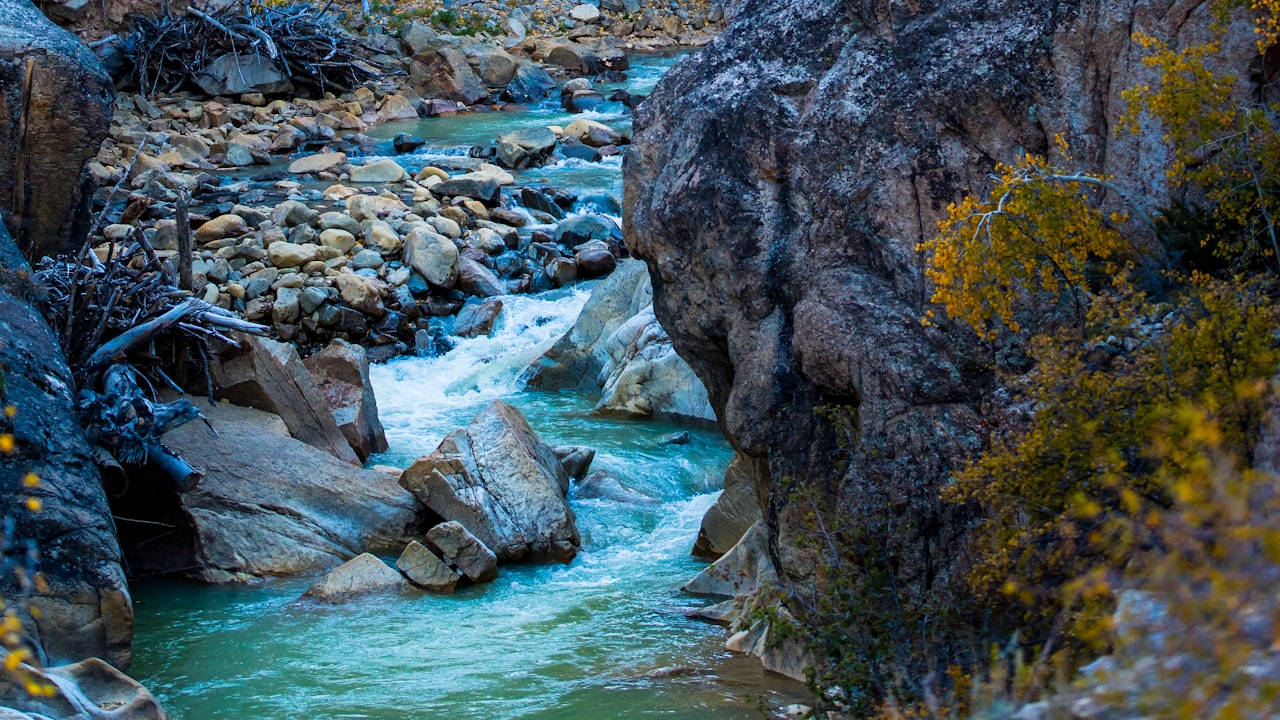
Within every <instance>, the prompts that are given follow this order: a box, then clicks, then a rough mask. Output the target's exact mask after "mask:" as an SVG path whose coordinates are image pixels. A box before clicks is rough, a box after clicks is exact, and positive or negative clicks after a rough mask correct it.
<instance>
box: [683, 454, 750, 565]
mask: <svg viewBox="0 0 1280 720" xmlns="http://www.w3.org/2000/svg"><path fill="white" fill-rule="evenodd" d="M762 519H763V518H761V516H760V500H759V498H757V497H756V487H755V478H754V477H753V476H752V475H751V463H750V461H748V460H747V459H746V458H745V457H743V456H741V455H734V456H733V461H732V462H730V463H729V468H728V469H727V470H725V471H724V491H723V492H721V493H720V497H719V498H717V499H716V502H715V504H714V505H712V506H711V507H710V508H709V509H708V510H707V512H706V514H705V515H703V516H702V527H701V528H700V529H699V530H698V539H697V541H696V542H695V543H694V545H693V554H694V555H697V556H699V557H709V558H712V559H715V558H718V557H720V556H721V555H724V554H725V553H727V552H729V549H730V548H732V547H733V546H734V545H736V544H738V541H739V540H741V539H742V536H743V535H744V534H746V532H747V530H748V529H750V528H751V526H752V525H754V524H756V523H757V522H759V521H760V520H762Z"/></svg>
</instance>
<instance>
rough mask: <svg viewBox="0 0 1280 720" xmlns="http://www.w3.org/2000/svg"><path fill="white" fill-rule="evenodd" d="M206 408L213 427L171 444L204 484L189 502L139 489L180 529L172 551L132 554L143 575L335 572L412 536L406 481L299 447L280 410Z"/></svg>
mask: <svg viewBox="0 0 1280 720" xmlns="http://www.w3.org/2000/svg"><path fill="white" fill-rule="evenodd" d="M304 372H305V370H304ZM201 410H202V411H203V412H204V414H205V416H206V417H207V419H208V423H209V426H206V425H205V423H202V422H192V423H188V424H186V425H184V426H182V427H180V428H176V429H174V430H170V431H169V432H168V433H166V434H165V435H164V438H163V439H164V442H165V444H166V445H168V446H169V447H170V448H172V449H173V450H174V451H175V452H177V453H178V454H179V455H181V456H182V457H183V458H184V459H185V460H186V461H187V462H189V463H190V464H191V465H192V467H194V468H195V469H196V470H197V471H199V472H201V473H202V474H203V475H204V477H203V479H202V480H201V481H200V484H199V485H198V486H197V487H196V488H195V489H194V490H191V491H187V492H184V493H181V494H180V495H178V494H175V493H173V490H172V488H171V487H164V486H157V485H155V484H147V483H138V487H136V488H132V487H131V488H130V491H129V492H130V493H135V494H136V495H137V503H139V504H140V503H146V506H147V507H152V508H155V512H163V513H164V514H163V515H157V516H153V517H152V519H154V520H157V521H161V522H165V523H166V524H168V525H174V526H177V528H178V530H177V532H176V533H175V537H176V539H175V538H174V537H171V538H169V539H168V540H167V541H166V543H164V547H154V546H155V545H157V544H156V543H152V544H151V545H152V547H151V548H150V549H147V548H146V546H140V548H139V550H138V551H136V552H135V553H134V554H131V555H130V563H131V564H132V565H133V567H134V569H135V571H137V572H157V573H158V572H171V573H181V574H186V575H189V576H192V577H195V578H196V579H199V580H203V581H205V582H226V581H244V580H251V579H253V578H257V577H269V576H285V575H295V574H298V573H305V572H314V571H316V570H323V569H327V568H332V567H334V566H335V565H338V564H340V563H342V562H343V561H345V560H349V559H350V558H352V557H354V556H356V555H358V554H360V553H363V552H396V551H399V549H401V548H403V547H404V546H405V545H406V544H407V543H408V542H409V541H410V540H411V539H412V537H411V534H412V532H413V530H414V528H415V527H416V524H417V522H418V513H419V511H420V509H421V507H420V506H419V504H418V503H417V501H416V500H415V499H414V498H413V496H412V495H410V494H409V493H407V492H405V491H404V489H403V488H401V487H400V486H399V484H397V478H396V476H394V475H392V474H390V473H386V472H382V471H379V470H364V469H361V468H359V467H355V466H352V465H350V464H348V463H345V462H342V461H341V460H337V459H336V458H334V457H332V456H331V455H329V454H328V453H325V452H322V451H320V450H317V449H315V448H313V447H311V446H310V445H307V444H305V443H302V442H300V441H298V440H295V439H293V438H291V437H289V435H288V430H287V428H286V427H285V426H284V423H283V422H282V421H281V420H280V418H278V417H277V416H275V415H272V414H270V413H266V412H262V411H260V410H254V409H252V408H244V407H237V406H235V405H230V404H228V403H218V404H216V405H214V406H208V405H202V406H201ZM215 433H216V434H215ZM130 499H131V498H130V497H126V498H125V501H130ZM141 519H147V518H146V517H144V518H141Z"/></svg>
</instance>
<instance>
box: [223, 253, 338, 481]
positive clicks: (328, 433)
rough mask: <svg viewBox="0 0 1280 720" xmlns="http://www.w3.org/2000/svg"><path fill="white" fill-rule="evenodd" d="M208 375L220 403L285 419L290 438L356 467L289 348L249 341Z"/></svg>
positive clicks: (294, 351)
mask: <svg viewBox="0 0 1280 720" xmlns="http://www.w3.org/2000/svg"><path fill="white" fill-rule="evenodd" d="M277 244H279V243H277ZM272 247H274V245H273V246H272ZM344 277H347V276H344ZM209 372H210V375H211V377H212V378H213V383H214V385H215V387H216V388H217V391H216V392H217V397H218V398H219V399H225V400H228V401H230V402H232V403H235V404H237V405H245V406H248V407H253V408H257V409H259V410H265V411H267V412H269V413H274V414H275V415H278V416H280V418H281V419H282V420H284V422H285V425H287V426H288V427H289V433H290V434H291V435H292V436H293V437H295V438H297V439H299V440H301V441H303V442H305V443H307V444H308V445H311V446H312V447H315V448H319V449H320V450H324V451H325V452H327V453H330V454H331V455H333V456H334V457H336V458H338V459H339V460H344V461H346V462H349V463H352V464H355V465H359V464H360V458H359V456H358V455H357V454H356V452H355V450H353V449H352V447H351V443H349V442H348V441H347V438H346V436H345V435H344V434H343V432H342V430H341V429H339V427H338V422H337V421H336V420H335V419H334V415H333V411H332V410H331V409H330V407H329V403H328V402H327V401H326V399H325V396H324V394H323V393H321V392H320V388H318V387H316V383H315V381H313V380H312V379H311V374H310V373H308V372H307V367H306V365H304V364H303V362H302V358H301V357H299V356H298V351H297V349H295V348H294V347H293V346H292V345H290V344H287V343H282V342H278V341H276V340H271V339H268V338H259V337H252V336H247V337H245V338H244V341H243V342H242V343H241V348H239V349H234V350H231V351H228V352H227V353H225V354H223V355H222V356H221V357H220V358H218V359H217V360H216V361H215V362H211V363H210V364H209Z"/></svg>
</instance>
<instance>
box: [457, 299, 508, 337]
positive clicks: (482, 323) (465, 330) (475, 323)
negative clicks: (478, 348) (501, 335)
mask: <svg viewBox="0 0 1280 720" xmlns="http://www.w3.org/2000/svg"><path fill="white" fill-rule="evenodd" d="M500 312H502V301H501V300H499V299H497V298H492V297H491V298H485V299H484V300H480V301H476V300H471V301H468V302H467V304H465V305H463V306H462V309H461V310H459V311H458V317H457V319H456V320H454V324H453V334H454V335H457V336H458V337H466V338H469V337H476V336H478V335H489V334H490V333H492V332H493V324H494V322H496V321H497V319H498V313H500Z"/></svg>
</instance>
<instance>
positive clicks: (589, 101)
mask: <svg viewBox="0 0 1280 720" xmlns="http://www.w3.org/2000/svg"><path fill="white" fill-rule="evenodd" d="M603 104H604V96H603V95H601V94H600V93H598V92H596V91H595V90H579V91H577V92H567V93H561V94H560V107H563V108H564V109H565V110H568V111H569V112H571V113H581V112H587V111H589V110H595V109H596V108H598V107H600V106H601V105H603Z"/></svg>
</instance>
